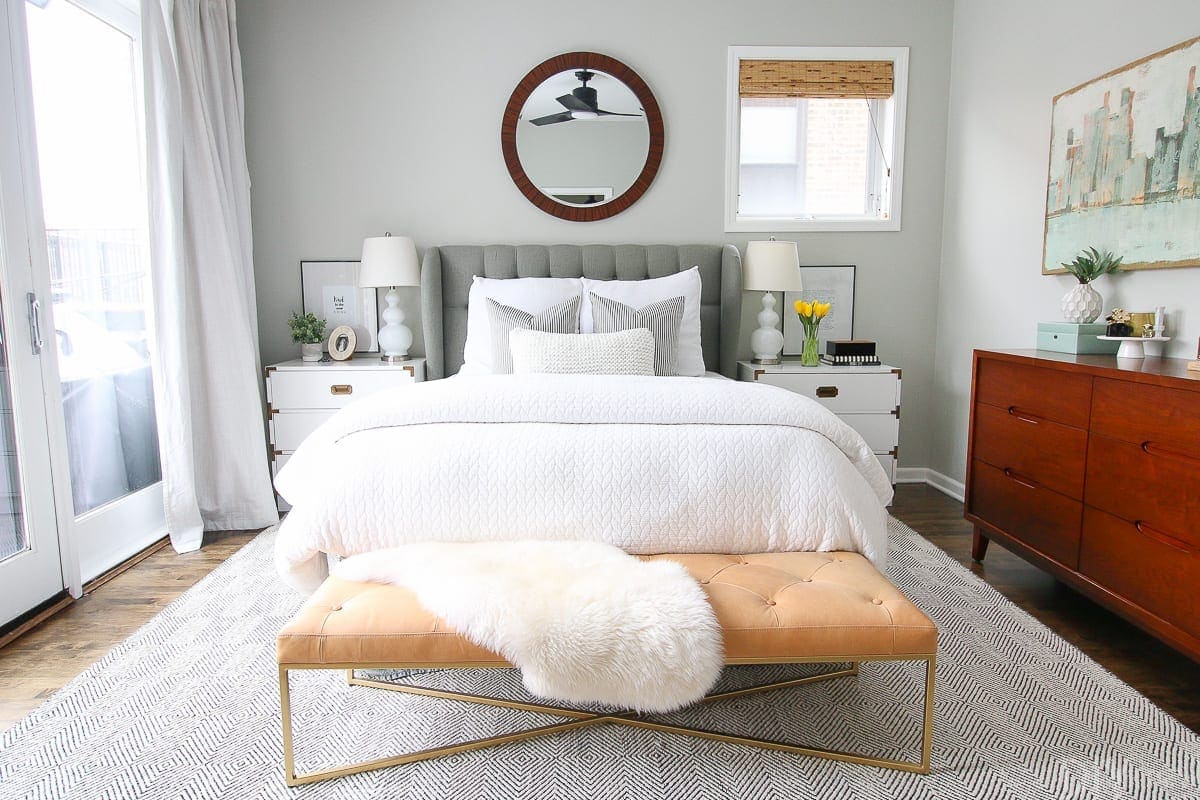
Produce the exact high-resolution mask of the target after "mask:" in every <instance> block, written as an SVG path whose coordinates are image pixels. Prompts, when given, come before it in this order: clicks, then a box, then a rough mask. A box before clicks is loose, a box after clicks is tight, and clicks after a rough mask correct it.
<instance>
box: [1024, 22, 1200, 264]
mask: <svg viewBox="0 0 1200 800" xmlns="http://www.w3.org/2000/svg"><path fill="white" fill-rule="evenodd" d="M1198 76H1200V37H1196V38H1195V39H1189V40H1188V41H1186V42H1182V43H1181V44H1178V45H1176V46H1175V47H1172V48H1169V49H1167V50H1163V51H1161V52H1158V53H1154V54H1153V55H1149V56H1146V57H1145V58H1143V59H1140V60H1138V61H1134V62H1133V63H1132V64H1126V65H1125V66H1123V67H1119V68H1117V69H1115V70H1113V71H1112V72H1109V73H1107V74H1105V75H1101V76H1100V77H1098V78H1094V79H1093V80H1090V81H1088V82H1087V83H1085V84H1082V85H1081V86H1076V87H1075V88H1074V89H1069V90H1067V91H1065V92H1063V93H1062V94H1060V95H1058V96H1057V97H1055V98H1054V109H1053V112H1052V116H1051V122H1050V169H1049V174H1048V175H1047V179H1046V227H1045V238H1044V241H1043V248H1042V274H1043V275H1051V274H1061V273H1063V272H1065V270H1064V269H1063V268H1062V264H1063V262H1069V261H1071V260H1072V259H1073V258H1075V256H1076V255H1078V254H1079V251H1080V250H1083V249H1084V248H1085V247H1095V248H1097V249H1098V250H1102V251H1103V250H1111V251H1112V252H1113V254H1114V255H1117V256H1120V257H1121V258H1123V259H1124V263H1122V265H1121V268H1122V269H1157V268H1162V267H1196V266H1200V191H1198V189H1200V147H1198V146H1197V142H1200V114H1197V113H1196V86H1197V80H1198Z"/></svg>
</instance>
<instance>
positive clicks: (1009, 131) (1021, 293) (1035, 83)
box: [905, 0, 1200, 481]
mask: <svg viewBox="0 0 1200 800" xmlns="http://www.w3.org/2000/svg"><path fill="white" fill-rule="evenodd" d="M1197 33H1200V2H1196V0H1155V2H1153V3H1151V4H1143V5H1142V6H1136V5H1130V4H1129V3H1127V2H1123V1H1122V0H1056V2H1052V3H1047V2H1045V1H1044V0H1008V1H1007V2H1004V3H987V2H967V1H965V0H960V2H959V3H958V4H957V5H956V8H955V15H954V59H953V66H952V74H953V76H954V80H953V87H952V92H951V100H950V127H949V132H950V135H949V145H950V147H949V152H948V154H947V166H946V203H945V214H946V217H945V225H944V226H943V228H944V231H945V234H944V239H943V245H942V273H941V281H940V291H939V300H938V332H937V359H936V364H937V372H936V378H935V397H936V404H935V406H934V409H933V412H934V418H935V419H937V420H939V423H938V424H937V425H936V426H934V428H933V433H934V441H933V460H932V464H931V466H932V467H933V468H934V469H936V470H938V471H939V472H942V473H944V474H946V475H948V476H949V477H951V478H953V479H955V480H960V481H961V480H962V479H963V474H964V472H965V468H966V448H967V445H966V441H967V439H966V437H967V418H968V412H969V406H970V388H971V386H970V379H971V350H972V349H973V348H976V347H979V348H1014V347H1018V348H1028V347H1033V346H1034V343H1035V341H1036V325H1037V322H1038V321H1039V320H1047V321H1050V320H1058V319H1061V314H1060V312H1059V309H1058V302H1059V299H1060V298H1061V297H1062V295H1063V294H1064V293H1065V292H1066V291H1067V290H1068V289H1069V288H1070V287H1071V286H1072V285H1073V282H1074V279H1073V278H1071V277H1070V276H1043V275H1042V274H1041V263H1042V261H1041V260H1042V220H1043V215H1044V213H1045V191H1046V159H1047V153H1048V152H1049V147H1050V110H1051V100H1052V98H1053V97H1054V95H1056V94H1058V93H1059V92H1062V91H1065V90H1067V89H1070V88H1071V87H1073V86H1077V85H1079V84H1081V83H1083V82H1084V81H1087V80H1090V79H1091V78H1094V77H1096V76H1098V75H1101V74H1103V73H1105V72H1108V71H1109V70H1111V69H1115V68H1117V67H1119V66H1121V65H1122V64H1126V63H1128V62H1130V61H1133V60H1135V59H1138V58H1141V57H1142V56H1146V55H1149V54H1150V53H1153V52H1156V51H1158V50H1161V49H1163V48H1166V47H1170V46H1171V45H1174V44H1177V43H1178V42H1180V41H1183V40H1185V39H1187V38H1188V37H1190V36H1195V35H1196V34H1197ZM906 199H908V198H906ZM909 208H911V204H910V205H909V206H907V207H906V208H905V213H906V214H907V213H908V209H909ZM1096 288H1097V289H1098V290H1099V291H1100V293H1101V294H1102V295H1104V299H1105V307H1106V308H1112V307H1113V306H1115V305H1120V306H1123V307H1125V308H1130V309H1134V310H1151V309H1153V308H1154V306H1156V305H1159V304H1165V305H1166V306H1167V309H1168V325H1169V327H1170V328H1171V329H1172V330H1171V331H1170V333H1171V335H1174V336H1176V337H1177V338H1176V340H1175V341H1173V342H1171V343H1170V345H1169V352H1168V355H1172V356H1179V357H1191V356H1193V354H1194V353H1195V347H1196V338H1197V336H1200V269H1174V270H1150V271H1140V272H1133V273H1129V274H1126V275H1120V276H1117V277H1106V278H1102V279H1101V280H1100V281H1099V282H1097V283H1096Z"/></svg>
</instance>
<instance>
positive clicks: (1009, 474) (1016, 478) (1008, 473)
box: [1004, 467, 1042, 489]
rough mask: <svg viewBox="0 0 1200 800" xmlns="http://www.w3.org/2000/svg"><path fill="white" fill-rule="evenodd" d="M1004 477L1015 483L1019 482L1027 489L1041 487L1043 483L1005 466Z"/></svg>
mask: <svg viewBox="0 0 1200 800" xmlns="http://www.w3.org/2000/svg"><path fill="white" fill-rule="evenodd" d="M1004 477H1006V478H1008V479H1009V480H1010V481H1012V482H1013V483H1019V484H1021V485H1022V486H1024V487H1025V488H1027V489H1041V488H1042V485H1041V484H1040V483H1038V482H1037V481H1035V480H1034V479H1033V478H1026V477H1025V476H1024V475H1022V474H1021V473H1019V472H1017V471H1016V470H1014V469H1012V468H1011V467H1005V468H1004Z"/></svg>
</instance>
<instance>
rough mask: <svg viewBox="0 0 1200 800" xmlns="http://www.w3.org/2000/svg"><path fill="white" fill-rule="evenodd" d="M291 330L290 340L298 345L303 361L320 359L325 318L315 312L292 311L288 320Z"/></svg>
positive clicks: (323, 339)
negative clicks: (298, 312)
mask: <svg viewBox="0 0 1200 800" xmlns="http://www.w3.org/2000/svg"><path fill="white" fill-rule="evenodd" d="M288 327H289V328H291V330H292V341H293V342H297V343H299V345H300V358H301V360H303V361H320V360H321V344H322V343H323V342H324V341H325V320H323V319H321V318H320V317H318V316H317V315H316V314H313V313H308V314H297V313H296V312H295V311H293V312H292V317H291V319H289V320H288Z"/></svg>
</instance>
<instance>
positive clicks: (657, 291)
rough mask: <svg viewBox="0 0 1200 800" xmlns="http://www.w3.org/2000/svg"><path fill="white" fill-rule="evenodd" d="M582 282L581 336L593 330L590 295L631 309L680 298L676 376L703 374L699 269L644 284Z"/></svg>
mask: <svg viewBox="0 0 1200 800" xmlns="http://www.w3.org/2000/svg"><path fill="white" fill-rule="evenodd" d="M581 280H582V282H583V311H582V312H581V313H580V315H579V330H580V332H582V333H592V332H593V331H594V330H595V326H594V324H593V321H592V304H591V301H590V300H589V299H588V293H589V292H590V293H593V294H597V295H600V296H601V297H608V298H611V299H613V300H617V301H619V302H621V303H625V304H626V305H629V306H633V307H634V308H642V307H643V306H648V305H650V304H651V303H657V302H659V301H660V300H669V299H671V298H672V297H677V296H679V295H683V322H682V323H680V325H679V341H678V343H677V344H676V350H675V374H676V375H687V376H691V377H699V376H701V375H703V374H704V350H703V348H702V347H701V346H700V267H692V268H691V269H687V270H684V271H682V272H677V273H675V274H674V275H665V276H663V277H661V278H647V279H646V280H643V281H594V280H592V279H590V278H582V279H581Z"/></svg>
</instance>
